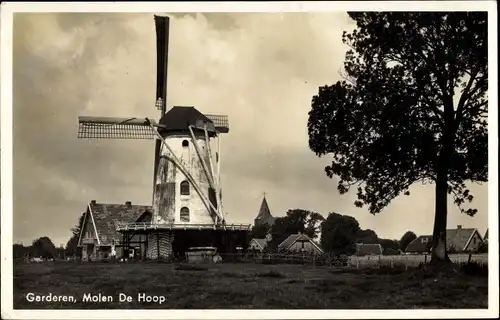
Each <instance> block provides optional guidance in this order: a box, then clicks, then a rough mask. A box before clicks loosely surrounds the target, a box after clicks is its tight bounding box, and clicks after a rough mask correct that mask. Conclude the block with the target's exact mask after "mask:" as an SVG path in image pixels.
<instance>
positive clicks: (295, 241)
mask: <svg viewBox="0 0 500 320" xmlns="http://www.w3.org/2000/svg"><path fill="white" fill-rule="evenodd" d="M278 251H280V252H289V253H308V254H314V255H320V254H323V249H321V247H320V246H319V244H317V243H316V242H315V241H314V240H312V239H311V238H309V237H308V236H307V235H306V234H303V233H300V232H299V233H297V234H291V235H290V236H288V238H286V239H285V240H284V241H283V242H282V243H280V244H279V245H278Z"/></svg>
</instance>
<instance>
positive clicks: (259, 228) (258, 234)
mask: <svg viewBox="0 0 500 320" xmlns="http://www.w3.org/2000/svg"><path fill="white" fill-rule="evenodd" d="M270 229H271V227H270V226H269V225H268V224H267V223H264V224H259V225H256V226H253V227H252V230H251V231H250V238H251V239H252V238H258V239H262V238H265V237H266V235H267V233H268V232H269V230H270Z"/></svg>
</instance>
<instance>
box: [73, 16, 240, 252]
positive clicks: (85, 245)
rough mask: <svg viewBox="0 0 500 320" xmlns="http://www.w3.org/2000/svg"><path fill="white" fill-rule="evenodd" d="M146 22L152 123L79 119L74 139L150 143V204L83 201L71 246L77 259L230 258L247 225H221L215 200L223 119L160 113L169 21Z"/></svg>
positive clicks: (192, 112)
mask: <svg viewBox="0 0 500 320" xmlns="http://www.w3.org/2000/svg"><path fill="white" fill-rule="evenodd" d="M154 20H155V27H156V40H157V43H156V47H157V87H156V108H158V109H159V110H160V111H161V114H160V120H159V121H158V122H157V121H155V120H152V119H148V118H110V117H79V129H78V138H80V139H150V140H156V145H155V149H154V150H155V151H154V152H155V157H154V183H153V197H152V205H150V206H144V205H133V204H132V203H130V202H126V203H125V204H103V203H98V202H97V201H95V200H92V201H90V203H89V204H88V205H87V210H86V213H85V216H84V220H83V227H82V228H81V232H80V236H79V240H78V245H79V247H81V248H82V259H83V260H100V259H104V258H107V257H110V256H115V257H117V258H120V257H126V258H132V257H133V258H138V259H170V258H172V257H175V256H183V255H184V253H185V252H186V251H187V250H188V249H189V248H191V247H201V248H203V247H215V248H217V251H218V252H221V253H230V252H236V250H237V248H241V249H243V246H245V242H246V241H245V237H246V233H247V231H248V230H249V229H250V225H241V224H240V225H237V224H228V223H227V221H226V214H225V213H224V207H223V201H222V200H223V199H222V189H221V179H220V172H221V167H220V162H221V154H220V136H221V135H222V134H224V133H228V132H229V124H228V117H227V116H226V115H213V114H211V115H207V114H202V113H201V112H199V111H198V110H197V109H196V108H194V107H184V106H174V107H173V108H170V109H169V110H167V106H166V101H167V69H168V42H169V18H168V17H160V16H154ZM215 147H217V150H215V149H216V148H215Z"/></svg>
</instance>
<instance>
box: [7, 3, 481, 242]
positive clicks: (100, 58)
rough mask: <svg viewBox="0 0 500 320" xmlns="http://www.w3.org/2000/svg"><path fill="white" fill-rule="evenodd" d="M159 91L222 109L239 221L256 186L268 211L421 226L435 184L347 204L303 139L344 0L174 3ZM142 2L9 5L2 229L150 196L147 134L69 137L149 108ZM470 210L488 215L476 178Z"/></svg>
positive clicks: (146, 20)
mask: <svg viewBox="0 0 500 320" xmlns="http://www.w3.org/2000/svg"><path fill="white" fill-rule="evenodd" d="M171 17H172V19H171V22H170V27H171V30H170V55H169V78H168V105H169V106H173V105H192V106H196V108H197V109H199V110H200V111H202V112H206V113H226V114H228V115H229V120H230V133H229V134H227V135H225V136H224V137H223V138H222V166H223V175H222V183H223V188H224V198H225V209H227V211H228V212H229V214H230V216H229V217H230V220H231V221H232V222H235V223H239V222H242V223H251V222H252V221H253V218H254V217H255V215H256V214H257V211H258V209H259V206H260V201H261V198H262V192H264V191H266V192H267V194H268V195H267V198H268V201H269V204H270V206H271V210H272V212H273V214H274V215H276V216H280V215H283V214H284V213H285V211H286V210H287V209H290V208H296V207H301V208H306V209H311V210H316V211H318V212H320V213H322V214H325V215H326V214H327V213H328V212H331V211H336V212H341V213H345V214H351V215H353V216H355V217H356V219H358V221H360V224H361V226H362V227H365V228H370V229H374V230H375V231H376V232H377V233H378V234H380V235H382V236H386V237H398V238H399V237H400V236H401V235H402V234H403V233H404V231H406V230H407V229H412V230H414V231H415V232H417V233H428V232H430V230H432V223H433V189H432V187H430V188H429V187H419V186H415V193H414V195H412V196H411V197H402V198H398V199H396V200H395V201H394V203H393V204H391V206H389V207H388V208H387V209H386V210H385V211H384V212H383V213H381V214H380V215H378V216H372V215H370V214H369V213H368V212H367V211H366V210H364V209H357V208H354V206H353V205H352V202H353V200H354V195H353V194H348V195H344V196H340V195H339V194H338V192H337V191H336V181H335V180H331V179H329V178H327V177H326V175H325V174H324V166H325V165H327V164H328V162H329V160H328V158H317V157H316V156H315V155H314V154H313V153H312V152H311V151H310V150H309V148H308V142H307V140H308V137H307V126H306V125H307V117H308V115H307V113H308V111H309V108H310V102H311V98H312V96H313V95H314V94H315V93H316V92H317V89H318V86H321V85H324V84H330V83H333V82H335V81H337V80H339V76H338V70H339V68H340V67H341V66H342V63H343V59H344V54H345V51H346V47H345V46H344V45H343V44H342V42H341V34H342V31H343V30H350V29H352V28H353V26H354V25H353V23H352V22H351V21H350V20H349V18H348V17H347V15H346V14H343V13H307V14H306V13H283V14H281V13H275V14H247V13H245V14H229V13H218V14H199V13H196V14H193V13H189V14H182V13H178V14H174V15H171ZM155 36H156V34H155V29H154V21H153V17H152V15H150V14H130V13H119V14H118V13H117V14H98V13H92V14H90V13H59V14H45V13H43V14H41V13H37V14H16V15H15V18H14V44H13V45H14V51H13V52H14V61H13V63H14V78H13V81H14V106H13V108H14V110H13V112H14V128H13V130H14V239H15V240H16V241H24V242H29V241H31V239H33V238H35V237H39V236H43V235H48V236H50V237H51V238H53V239H54V241H55V242H56V244H59V243H65V242H66V241H67V239H68V237H69V234H70V232H69V229H70V228H71V227H72V226H73V225H74V224H75V223H76V222H77V219H78V216H79V214H80V213H81V212H82V211H83V210H84V209H85V205H86V203H87V202H88V201H90V200H91V199H96V200H97V201H99V202H109V203H124V202H125V201H127V200H131V201H132V202H133V203H141V204H149V203H150V202H151V193H152V172H153V169H152V164H153V150H154V145H153V142H152V141H127V140H125V141H118V140H114V141H105V140H99V141H87V140H78V139H77V138H76V134H77V125H78V124H77V117H78V116H79V115H88V116H118V117H129V116H138V117H150V118H158V111H157V110H156V109H155V107H154V103H155V89H156V85H155V81H156V70H155V68H156V39H155ZM475 190H476V191H477V193H476V195H478V201H477V205H478V206H479V209H480V213H479V214H478V215H479V216H478V217H477V218H473V219H472V218H469V217H464V216H460V215H458V213H457V212H456V211H453V212H452V213H451V214H450V218H449V223H450V225H453V224H457V223H460V224H463V225H468V226H477V227H480V228H481V230H482V229H485V228H486V222H487V218H486V217H487V206H486V203H487V201H486V200H487V199H486V198H485V197H486V192H487V189H486V187H482V188H476V189H475Z"/></svg>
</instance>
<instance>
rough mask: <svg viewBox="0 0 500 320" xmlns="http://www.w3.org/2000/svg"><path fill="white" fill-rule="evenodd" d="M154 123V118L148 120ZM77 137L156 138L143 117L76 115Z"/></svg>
mask: <svg viewBox="0 0 500 320" xmlns="http://www.w3.org/2000/svg"><path fill="white" fill-rule="evenodd" d="M150 121H151V123H152V124H156V122H155V121H154V120H150ZM78 138H79V139H145V140H153V139H156V135H155V133H154V132H153V130H152V129H151V127H150V126H149V125H148V124H147V123H146V122H145V119H137V118H114V117H78Z"/></svg>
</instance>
